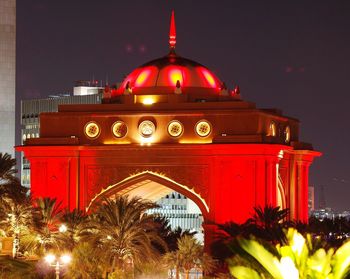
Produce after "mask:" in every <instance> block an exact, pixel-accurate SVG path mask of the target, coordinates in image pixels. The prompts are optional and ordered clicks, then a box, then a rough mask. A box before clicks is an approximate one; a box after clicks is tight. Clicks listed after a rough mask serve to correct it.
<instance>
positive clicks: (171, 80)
mask: <svg viewBox="0 0 350 279" xmlns="http://www.w3.org/2000/svg"><path fill="white" fill-rule="evenodd" d="M222 86H223V83H222V82H221V81H220V80H219V79H218V78H217V77H216V76H215V75H214V74H213V73H212V72H211V71H210V70H209V69H208V68H206V67H205V66H203V65H201V64H199V63H197V62H195V61H192V60H190V59H187V58H183V57H180V56H178V55H176V54H175V52H174V51H171V52H170V54H169V55H167V56H164V57H162V58H159V59H155V60H152V61H150V62H148V63H146V64H143V65H142V66H140V67H138V68H137V69H135V70H134V71H133V72H131V73H130V74H129V75H128V76H127V77H126V78H125V79H124V81H123V83H122V84H121V86H120V88H119V89H118V93H119V94H122V93H123V92H124V90H125V88H131V90H132V93H133V94H142V95H143V94H169V93H174V90H175V87H180V88H181V91H182V93H184V94H188V93H191V91H193V90H195V91H197V92H198V90H199V91H202V92H204V91H206V93H218V92H220V90H221V89H222Z"/></svg>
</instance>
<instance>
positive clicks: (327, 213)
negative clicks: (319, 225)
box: [311, 208, 339, 221]
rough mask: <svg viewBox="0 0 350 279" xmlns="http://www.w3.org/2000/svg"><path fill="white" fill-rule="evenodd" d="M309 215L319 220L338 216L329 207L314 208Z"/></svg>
mask: <svg viewBox="0 0 350 279" xmlns="http://www.w3.org/2000/svg"><path fill="white" fill-rule="evenodd" d="M311 216H313V217H315V218H316V219H318V220H321V221H322V220H324V219H334V218H336V217H339V216H338V215H337V214H336V213H335V212H334V211H333V210H332V209H331V208H321V209H316V210H314V211H312V212H311Z"/></svg>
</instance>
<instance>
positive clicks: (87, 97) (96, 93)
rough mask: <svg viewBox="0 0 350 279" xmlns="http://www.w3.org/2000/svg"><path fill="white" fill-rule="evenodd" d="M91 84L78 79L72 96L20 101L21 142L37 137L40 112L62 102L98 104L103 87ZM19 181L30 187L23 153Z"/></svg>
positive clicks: (55, 108)
mask: <svg viewBox="0 0 350 279" xmlns="http://www.w3.org/2000/svg"><path fill="white" fill-rule="evenodd" d="M88 85H90V86H88ZM92 85H94V84H93V83H92V82H90V81H78V82H76V84H75V86H74V89H73V92H74V93H73V96H72V95H70V94H56V95H50V96H49V97H48V98H43V99H31V100H23V101H21V137H22V140H21V141H22V144H23V143H24V142H25V141H26V140H27V139H30V138H38V137H39V134H40V132H39V131H40V122H39V115H40V113H41V112H57V111H58V105H63V104H100V103H101V100H102V95H103V90H104V87H100V86H92ZM22 154H23V153H22ZM21 182H22V185H23V186H26V187H28V188H29V187H30V166H29V162H28V160H27V159H26V158H25V157H24V156H23V155H22V157H21Z"/></svg>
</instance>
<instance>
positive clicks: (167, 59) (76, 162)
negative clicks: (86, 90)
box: [17, 17, 320, 244]
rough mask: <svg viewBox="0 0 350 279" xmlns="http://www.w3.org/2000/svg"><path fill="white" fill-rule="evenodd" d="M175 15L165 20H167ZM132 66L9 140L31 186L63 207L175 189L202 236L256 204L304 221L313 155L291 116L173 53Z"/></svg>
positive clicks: (243, 216) (172, 39)
mask: <svg viewBox="0 0 350 279" xmlns="http://www.w3.org/2000/svg"><path fill="white" fill-rule="evenodd" d="M172 19H173V17H172ZM171 26H172V27H171V31H170V40H169V43H170V52H169V53H168V55H166V56H164V57H162V58H159V59H155V60H153V61H151V62H148V63H146V64H144V65H142V66H140V67H138V68H136V69H135V70H134V71H132V73H131V74H130V75H128V76H127V77H126V78H125V80H124V81H123V82H122V83H121V85H120V87H119V88H118V89H116V90H113V89H109V88H108V87H107V88H106V89H105V91H106V92H108V94H105V96H106V98H104V100H103V104H87V105H60V106H59V107H58V112H56V113H41V114H40V137H39V138H33V139H32V138H30V139H27V140H26V142H25V145H23V146H19V147H17V150H18V151H23V152H24V154H25V156H26V158H28V160H29V161H30V164H31V187H32V189H31V191H32V194H33V196H34V197H36V196H51V197H56V198H58V199H59V200H62V201H63V205H64V206H67V207H68V208H69V209H73V208H81V209H85V210H87V211H89V210H90V209H91V208H92V207H93V206H94V205H96V204H97V203H98V202H99V201H100V200H101V199H103V198H105V197H112V198H113V197H114V196H115V195H124V194H128V195H130V196H140V197H143V198H146V199H150V200H153V201H158V200H159V199H161V198H162V197H164V196H166V195H167V194H169V193H172V192H174V191H176V192H178V193H180V194H182V195H184V196H186V197H187V198H189V199H191V200H192V201H193V202H194V203H195V204H196V205H197V206H198V207H199V209H200V210H201V212H202V215H203V220H204V223H203V229H204V234H205V243H206V244H208V243H210V242H211V241H212V239H213V236H214V233H215V231H216V225H215V224H218V223H225V222H228V221H235V222H243V221H245V220H246V219H247V218H249V217H250V216H251V213H252V211H253V208H254V206H258V205H260V206H264V205H272V206H281V208H289V209H290V216H289V217H290V218H291V219H293V220H299V221H304V222H307V220H308V172H309V166H310V164H311V163H312V161H313V159H314V157H316V156H319V155H320V153H319V152H316V151H314V150H313V149H312V146H311V144H307V143H303V142H301V141H300V140H299V121H298V120H297V119H294V118H291V117H287V116H284V115H282V114H281V112H280V111H279V110H276V109H258V108H256V106H255V104H254V103H252V102H248V101H244V100H241V98H240V92H239V88H238V87H236V88H235V89H233V90H230V89H228V88H227V87H226V86H225V84H224V83H223V82H222V81H221V80H220V79H219V78H218V77H216V76H215V75H214V74H213V73H212V72H211V71H210V70H209V69H208V68H206V67H205V66H203V65H201V64H199V63H197V62H194V61H192V60H189V59H186V58H183V57H181V56H179V55H178V54H176V52H175V43H176V34H175V23H174V20H172V24H171Z"/></svg>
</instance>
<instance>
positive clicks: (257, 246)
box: [230, 228, 350, 279]
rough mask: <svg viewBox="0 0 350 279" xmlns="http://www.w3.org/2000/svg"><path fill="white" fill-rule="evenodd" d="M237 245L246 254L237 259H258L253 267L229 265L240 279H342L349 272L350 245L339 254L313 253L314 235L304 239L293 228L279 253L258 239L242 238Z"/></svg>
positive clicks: (287, 234)
mask: <svg viewBox="0 0 350 279" xmlns="http://www.w3.org/2000/svg"><path fill="white" fill-rule="evenodd" d="M238 244H239V246H240V248H241V249H242V250H243V252H241V253H240V254H239V255H238V256H237V257H242V258H247V257H248V258H253V259H254V260H255V262H251V263H253V264H252V265H250V266H248V265H244V264H243V265H239V264H238V265H237V264H235V263H234V262H231V263H230V272H231V274H232V275H233V276H234V277H235V278H238V279H241V278H242V279H244V278H276V279H285V278H288V279H294V278H295V279H297V278H310V279H322V278H324V279H326V278H327V279H342V278H345V276H346V274H347V273H348V272H349V266H350V242H347V243H345V244H344V245H343V246H341V247H340V248H339V249H338V250H337V251H336V252H335V251H334V249H332V248H331V249H328V250H325V249H324V248H319V249H317V250H316V251H315V252H314V253H312V252H311V251H313V248H312V247H313V242H312V238H311V236H310V235H308V236H307V237H306V239H305V238H304V237H303V236H302V235H301V234H300V233H298V232H297V231H296V230H295V229H293V228H290V229H289V230H288V232H287V233H286V244H285V245H281V244H277V245H276V246H275V249H276V250H274V249H273V247H267V246H269V245H271V244H266V243H265V245H262V244H261V243H259V242H258V241H257V240H255V239H244V238H241V239H239V240H238ZM271 246H272V245H271ZM271 251H276V253H273V252H271ZM242 262H244V260H243V261H242Z"/></svg>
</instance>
